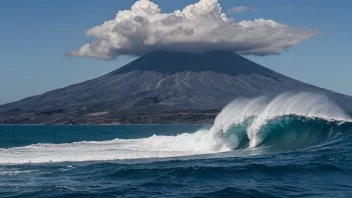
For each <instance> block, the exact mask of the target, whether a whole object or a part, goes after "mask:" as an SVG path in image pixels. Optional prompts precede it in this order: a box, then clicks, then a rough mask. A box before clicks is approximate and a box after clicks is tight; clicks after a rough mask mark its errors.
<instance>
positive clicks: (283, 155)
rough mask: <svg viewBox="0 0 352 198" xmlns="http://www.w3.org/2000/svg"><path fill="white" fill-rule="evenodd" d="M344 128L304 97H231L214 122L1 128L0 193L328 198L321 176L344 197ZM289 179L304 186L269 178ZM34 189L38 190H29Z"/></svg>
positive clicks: (347, 163)
mask: <svg viewBox="0 0 352 198" xmlns="http://www.w3.org/2000/svg"><path fill="white" fill-rule="evenodd" d="M351 131H352V122H351V119H350V118H349V117H348V115H347V114H346V113H345V112H344V111H343V110H342V109H341V108H340V107H338V105H336V104H335V103H334V102H333V101H331V100H329V99H328V98H327V97H325V96H322V95H318V94H313V93H307V92H302V93H284V94H282V95H279V96H277V97H275V98H269V97H265V96H263V97H258V98H251V99H248V98H238V99H236V100H234V101H233V102H231V103H230V104H229V105H227V106H226V107H225V108H224V109H223V110H222V111H221V113H220V114H219V115H218V116H217V118H216V119H215V121H214V124H213V125H203V126H201V125H198V126H197V125H169V126H168V125H154V126H148V125H139V126H71V127H70V126H62V127H58V126H1V127H0V135H1V138H0V178H1V179H0V196H1V197H6V196H8V197H11V196H13V195H14V193H15V192H17V190H16V189H18V188H17V187H19V188H20V189H21V190H20V192H21V193H20V197H21V196H23V197H31V196H32V197H40V196H41V195H46V196H44V197H56V196H57V197H60V196H69V195H70V196H71V195H72V196H74V195H76V196H78V197H82V196H86V195H89V194H93V195H97V196H96V197H99V196H104V197H109V196H110V195H113V194H116V193H120V194H119V195H129V194H131V193H132V194H133V193H137V194H138V193H140V194H138V195H140V196H143V195H146V196H152V195H155V193H157V192H160V193H161V194H160V195H161V196H162V195H163V196H171V194H173V195H175V196H179V197H183V196H187V197H189V196H193V195H197V196H201V197H214V196H221V195H224V196H231V195H233V196H235V195H237V196H240V195H241V196H243V197H247V196H248V197H250V196H260V197H272V196H274V197H275V196H278V195H285V196H304V195H305V193H307V192H310V193H311V195H314V196H319V197H322V196H327V195H331V196H332V195H333V193H332V192H330V191H329V190H328V189H327V187H326V184H325V183H324V182H325V181H324V180H320V181H319V182H316V183H314V184H313V183H311V182H310V178H311V177H316V178H319V177H323V176H324V175H321V174H320V173H321V171H323V172H325V173H331V175H330V177H331V178H330V181H333V182H335V187H336V188H337V189H339V190H340V191H341V193H342V195H345V194H347V193H348V190H347V189H351V187H352V186H346V185H345V186H343V185H342V184H343V183H345V182H343V181H344V180H348V178H352V174H351V168H350V167H352V166H351V165H352V163H351V162H352V158H351V157H349V153H350V152H351V151H352V149H351ZM294 173H296V175H295V174H294ZM291 174H293V175H292V176H290V175H291ZM208 176H209V177H208ZM210 176H211V177H210ZM337 176H339V180H334V179H335V178H336V177H337ZM14 177H15V178H18V180H16V181H13V180H12V179H13V178H14ZM294 177H298V178H300V180H301V181H302V183H303V184H302V186H298V187H297V185H296V187H294V186H291V185H290V184H289V183H285V185H286V187H285V188H281V186H280V185H279V186H277V185H278V184H277V182H275V180H283V181H286V182H287V181H288V182H289V181H290V180H292V179H293V178H294ZM324 177H329V176H326V175H325V176H324ZM30 178H31V179H30ZM78 178H80V179H78ZM81 178H82V179H81ZM168 178H169V179H168ZM170 178H173V179H172V180H170ZM210 178H212V179H210ZM245 178H247V179H248V178H251V180H252V182H253V184H252V185H254V186H253V187H251V186H248V182H247V179H245ZM262 178H267V179H268V181H267V182H266V183H265V184H263V183H261V181H262ZM273 178H274V179H273ZM29 179H30V180H29ZM214 179H215V180H216V181H217V183H214V182H213V180H214ZM29 181H31V183H28V182H29ZM77 181H80V182H78V183H77ZM103 181H110V182H112V183H108V184H104V182H103ZM117 181H119V182H122V183H121V186H120V188H117V187H116V186H115V185H114V184H113V183H114V182H117ZM200 181H202V182H200ZM33 182H34V183H33ZM291 182H292V181H291ZM85 184H86V185H85ZM161 184H164V185H161ZM94 185H95V186H96V189H94V188H92V187H89V186H94ZM150 185H151V186H153V185H156V186H158V187H150ZM285 185H284V186H285ZM309 185H311V186H309ZM15 186H17V187H15ZM131 186H134V188H133V189H134V190H132V189H131V188H132V187H131ZM190 186H193V187H192V188H190ZM206 186H208V187H206ZM209 186H211V188H209ZM177 188H179V189H181V190H176V191H172V190H170V189H177ZM193 188H195V189H203V190H199V192H198V191H192V190H191V189H193ZM295 188H297V189H295ZM310 188H311V189H310ZM33 189H35V192H36V191H38V192H44V193H42V194H40V193H39V194H37V193H34V194H28V190H33ZM97 189H98V190H97ZM156 189H159V190H156ZM254 189H255V190H254ZM313 189H320V191H314V190H313ZM153 190H156V191H153ZM169 192H170V193H171V192H172V193H171V194H168V193H169ZM321 192H324V193H323V194H321ZM124 193H125V194H124ZM163 193H164V194H163ZM192 193H193V194H192ZM282 193H284V194H282ZM285 193H286V194H285ZM331 193H332V194H331ZM39 195H40V196H39ZM280 197H282V196H280ZM327 197H328V196H327Z"/></svg>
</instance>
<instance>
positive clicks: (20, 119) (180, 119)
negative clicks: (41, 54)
mask: <svg viewBox="0 0 352 198" xmlns="http://www.w3.org/2000/svg"><path fill="white" fill-rule="evenodd" d="M218 113H219V110H205V111H199V110H182V111H167V112H157V113H139V114H116V113H111V112H95V113H90V114H86V115H76V114H74V113H72V112H71V113H66V112H64V111H61V110H55V111H51V112H39V113H35V112H27V113H22V114H19V115H1V116H0V124H5V125H7V124H9V125H11V124H33V125H81V124H82V125H83V124H85V125H90V124H102V125H120V124H212V123H213V122H214V119H215V118H216V116H217V115H218Z"/></svg>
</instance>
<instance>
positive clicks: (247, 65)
mask: <svg viewBox="0 0 352 198" xmlns="http://www.w3.org/2000/svg"><path fill="white" fill-rule="evenodd" d="M287 91H293V92H294V91H310V92H317V93H321V94H324V95H326V96H328V97H329V98H331V99H333V100H334V101H335V102H337V103H338V104H339V105H340V106H341V107H342V108H344V109H345V110H346V111H347V112H352V97H350V96H346V95H343V94H339V93H335V92H332V91H329V90H326V89H322V88H319V87H316V86H313V85H309V84H306V83H303V82H300V81H298V80H295V79H292V78H289V77H287V76H285V75H282V74H280V73H277V72H275V71H273V70H270V69H267V68H265V67H263V66H261V65H258V64H256V63H254V62H252V61H250V60H248V59H246V58H244V57H242V56H240V55H238V54H236V53H233V52H231V51H209V52H203V53H188V52H165V51H159V52H152V53H149V54H147V55H144V56H142V57H140V58H138V59H136V60H134V61H132V62H131V63H129V64H127V65H125V66H123V67H121V68H119V69H117V70H115V71H113V72H111V73H108V74H106V75H104V76H101V77H98V78H95V79H92V80H88V81H85V82H82V83H79V84H75V85H71V86H68V87H65V88H61V89H57V90H53V91H50V92H47V93H44V94H42V95H38V96H32V97H29V98H25V99H22V100H20V101H17V102H13V103H9V104H5V105H1V106H0V124H175V123H180V124H181V123H188V124H192V123H201V124H210V123H212V122H213V121H214V118H215V117H216V115H217V114H218V113H219V111H220V110H221V109H222V108H223V107H224V106H225V105H226V104H228V103H229V102H230V101H232V100H233V99H235V98H238V97H257V96H261V95H266V96H269V97H271V96H276V95H278V94H280V93H283V92H287Z"/></svg>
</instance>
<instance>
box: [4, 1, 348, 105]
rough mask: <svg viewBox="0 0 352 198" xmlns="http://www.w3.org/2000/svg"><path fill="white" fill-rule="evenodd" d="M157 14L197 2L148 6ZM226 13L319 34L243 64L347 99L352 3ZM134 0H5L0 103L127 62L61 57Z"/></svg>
mask: <svg viewBox="0 0 352 198" xmlns="http://www.w3.org/2000/svg"><path fill="white" fill-rule="evenodd" d="M154 2H155V3H156V4H158V5H159V7H160V8H161V9H162V11H163V12H172V11H174V10H175V9H182V8H184V7H185V6H186V5H188V4H191V3H195V2H197V1H196V0H177V1H174V0H173V1H171V0H168V1H165V0H154ZM219 2H220V3H221V5H222V7H223V9H224V11H225V12H227V10H228V9H230V8H232V7H234V6H248V7H252V8H255V11H253V10H250V11H247V12H244V13H239V14H229V16H230V17H234V18H235V20H236V21H241V20H253V19H255V18H265V19H273V20H275V21H277V22H280V23H283V24H288V25H290V26H297V27H304V26H307V27H310V28H314V29H318V30H320V31H322V32H324V33H325V34H324V35H321V36H318V37H315V38H313V39H312V40H309V41H308V42H304V43H301V44H298V45H297V46H294V47H293V48H290V49H289V50H288V51H287V52H285V53H282V54H281V55H274V56H265V57H254V56H249V57H248V58H249V59H251V60H253V61H255V62H257V63H259V64H262V65H264V66H266V67H268V68H270V69H273V70H275V71H278V72H281V73H283V74H285V75H288V76H290V77H292V78H295V79H298V80H301V81H304V82H306V83H310V84H313V85H317V86H320V87H323V88H327V89H330V90H333V91H337V92H341V93H344V94H348V95H352V88H351V86H350V85H351V84H352V78H351V77H350V76H351V74H352V65H351V61H350V56H351V55H350V53H351V51H352V47H351V44H352V42H351V41H352V40H351V38H350V35H351V34H352V26H351V21H350V19H351V18H352V16H351V15H352V14H351V13H350V9H351V8H352V1H349V0H340V1H338V3H337V2H336V1H318V0H310V1H306V0H295V1H281V0H266V1H262V0H251V1H245V0H219ZM133 3H134V1H132V0H104V1H103V3H102V1H98V0H77V1H71V0H60V1H59V0H53V1H47V0H36V1H22V0H11V1H10V0H7V1H1V4H0V15H1V17H0V24H1V26H0V27H1V31H0V43H1V44H2V46H3V47H2V48H1V49H0V71H1V72H0V103H6V102H11V101H15V100H18V99H22V98H24V97H27V96H32V95H36V94H41V93H43V92H45V91H49V90H52V89H56V88H61V87H64V86H67V85H70V84H73V83H78V82H82V81H84V80H88V79H91V78H94V77H98V76H100V75H103V74H105V73H108V72H110V71H113V70H115V69H117V68H119V67H121V66H123V65H124V64H126V63H128V62H129V61H131V60H132V58H131V57H119V58H118V59H117V60H116V61H102V60H96V59H91V58H81V57H73V58H69V57H66V56H65V52H67V51H70V50H73V49H77V48H78V47H79V46H81V45H82V44H84V43H87V42H89V41H90V39H89V38H86V37H85V35H84V31H85V30H87V29H89V28H91V27H94V26H96V25H100V24H101V23H102V22H103V21H106V20H111V19H113V18H114V17H115V15H116V13H117V11H118V10H125V9H129V8H130V7H131V5H132V4H133Z"/></svg>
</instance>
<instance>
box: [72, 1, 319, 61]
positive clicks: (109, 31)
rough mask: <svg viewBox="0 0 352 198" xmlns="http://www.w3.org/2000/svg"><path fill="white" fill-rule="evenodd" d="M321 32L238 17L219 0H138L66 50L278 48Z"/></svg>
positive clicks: (105, 54)
mask: <svg viewBox="0 0 352 198" xmlns="http://www.w3.org/2000/svg"><path fill="white" fill-rule="evenodd" d="M318 34H320V32H319V31H317V30H313V29H309V28H307V27H304V28H296V27H291V26H288V25H285V24H280V23H278V22H275V21H273V20H266V19H262V18H259V19H255V20H249V21H241V22H236V21H235V20H234V19H231V18H228V17H227V16H226V14H225V13H223V12H222V8H221V6H220V4H219V3H218V1H217V0H200V1H199V2H198V3H195V4H191V5H188V6H186V7H185V8H184V9H183V10H176V11H174V12H172V13H161V10H160V9H159V7H158V5H156V4H155V3H153V2H151V1H150V0H139V1H137V2H135V3H134V5H133V6H132V7H131V10H123V11H119V12H118V13H117V14H116V18H115V19H113V20H109V21H106V22H104V23H103V24H101V25H98V26H96V27H93V28H91V29H89V30H87V31H86V35H87V36H88V37H92V38H93V39H94V40H93V42H91V43H88V44H84V45H83V46H82V47H81V48H80V49H78V50H75V51H70V52H68V53H67V55H69V56H85V57H93V58H98V59H104V60H113V59H115V58H116V57H118V56H120V55H134V56H140V55H144V54H146V53H149V52H152V51H161V50H163V51H187V52H203V51H211V50H230V51H233V52H236V53H239V54H242V55H257V56H265V55H272V54H280V53H281V52H283V51H285V50H286V49H288V48H290V47H292V46H294V45H296V44H298V43H301V42H303V41H305V40H307V39H310V38H312V37H314V36H316V35H318Z"/></svg>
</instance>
